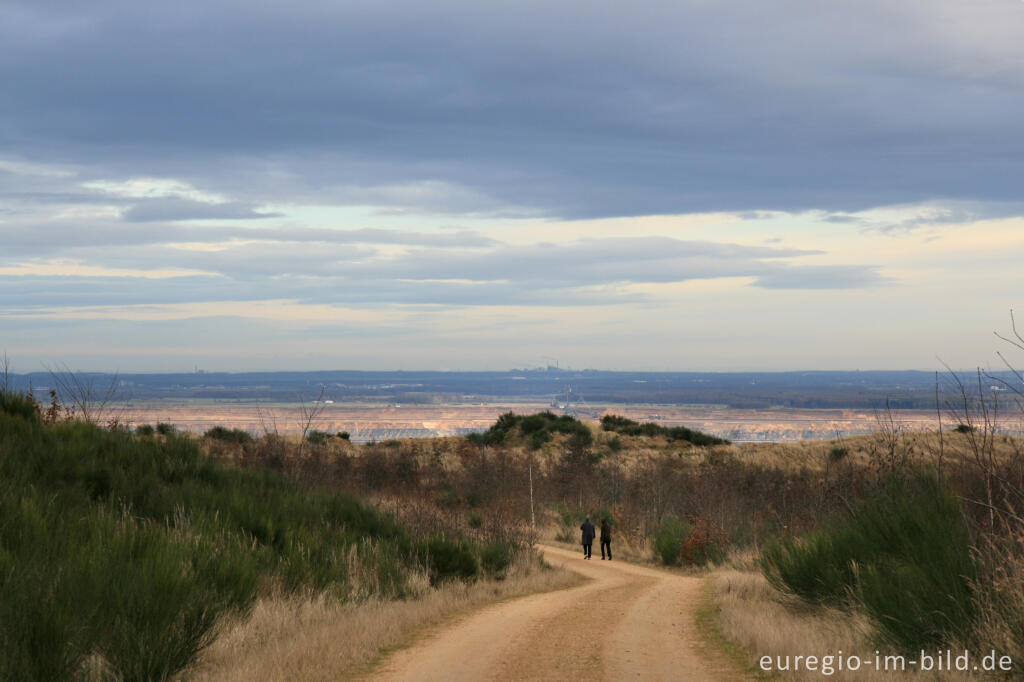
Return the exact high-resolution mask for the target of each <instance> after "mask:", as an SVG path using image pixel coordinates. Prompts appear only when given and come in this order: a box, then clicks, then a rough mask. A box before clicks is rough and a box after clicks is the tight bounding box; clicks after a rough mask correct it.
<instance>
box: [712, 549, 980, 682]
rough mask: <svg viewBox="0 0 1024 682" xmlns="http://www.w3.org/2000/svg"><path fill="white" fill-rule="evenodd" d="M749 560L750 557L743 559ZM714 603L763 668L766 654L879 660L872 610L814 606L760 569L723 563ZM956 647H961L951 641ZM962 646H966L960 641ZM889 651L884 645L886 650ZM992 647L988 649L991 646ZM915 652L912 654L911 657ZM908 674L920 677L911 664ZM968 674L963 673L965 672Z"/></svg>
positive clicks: (870, 674)
mask: <svg viewBox="0 0 1024 682" xmlns="http://www.w3.org/2000/svg"><path fill="white" fill-rule="evenodd" d="M743 563H748V564H749V558H748V561H746V562H743ZM709 580H710V581H711V587H712V604H713V608H714V611H715V612H716V613H717V623H716V625H717V628H718V630H719V632H720V633H721V635H722V636H723V637H724V638H725V639H727V640H728V641H729V642H731V643H733V644H735V645H738V646H739V647H741V648H742V649H743V650H745V651H746V652H747V654H748V656H749V658H748V661H747V662H748V664H749V665H751V667H752V668H754V669H757V665H758V660H759V659H760V657H761V656H771V657H772V658H773V659H775V657H777V656H789V657H790V658H791V660H792V657H795V656H809V655H810V656H818V657H819V658H820V657H821V656H823V655H836V654H838V652H840V651H841V652H843V655H851V654H852V655H855V656H859V657H860V658H861V659H863V660H868V659H871V660H874V656H875V651H876V650H877V647H876V646H875V644H874V643H873V642H872V639H871V632H872V629H871V624H870V623H869V621H868V619H867V617H866V616H863V615H860V614H857V613H848V612H845V611H839V610H836V609H831V608H822V607H811V606H807V605H805V604H802V603H799V602H798V601H796V600H795V599H790V598H788V597H786V596H785V595H783V594H781V593H779V592H778V591H777V590H775V589H774V588H773V587H772V586H771V585H769V584H768V582H767V581H766V580H765V579H764V576H762V575H761V574H760V573H759V572H756V571H754V570H751V569H749V568H743V569H737V568H730V569H721V570H719V571H716V572H715V573H714V574H713V575H711V576H710V578H709ZM951 648H953V649H954V650H955V649H956V647H951ZM960 649H961V650H962V649H963V647H960ZM887 653H889V652H886V651H882V655H883V656H884V655H886V654H887ZM986 653H987V652H986ZM911 658H912V657H908V660H910V659H911ZM907 668H908V672H907V673H906V674H907V675H912V674H913V675H915V677H920V673H919V672H917V671H912V672H911V670H912V669H911V668H910V666H909V665H908V666H907ZM782 674H783V675H784V676H785V679H792V680H821V679H822V678H823V676H822V673H821V671H820V670H818V671H815V672H809V671H806V670H801V671H800V672H799V673H795V672H789V673H782ZM933 675H934V676H933V677H929V678H928V679H935V680H956V679H961V678H960V677H958V676H957V674H956V673H952V674H951V675H948V676H946V675H942V674H937V673H933ZM961 675H962V673H961ZM897 676H898V675H896V674H894V673H893V672H883V671H876V670H873V669H869V668H868V667H867V666H866V665H865V666H864V667H862V668H861V669H860V670H859V671H857V672H848V671H843V672H840V671H836V672H835V674H834V675H831V676H830V677H829V679H834V680H851V681H852V680H857V681H863V682H872V681H876V680H877V681H881V680H892V679H893V677H897Z"/></svg>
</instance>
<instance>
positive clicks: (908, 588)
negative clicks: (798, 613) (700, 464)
mask: <svg viewBox="0 0 1024 682" xmlns="http://www.w3.org/2000/svg"><path fill="white" fill-rule="evenodd" d="M762 567H763V570H764V573H765V575H766V576H767V577H768V579H769V580H770V581H771V582H772V583H774V584H775V585H777V586H779V587H781V588H785V589H788V590H790V591H792V592H793V593H795V594H797V595H798V596H800V597H801V598H803V599H805V600H806V601H809V602H813V603H823V604H835V605H849V604H854V605H857V606H859V607H861V608H863V609H864V611H866V612H867V613H868V614H869V615H870V616H871V617H872V618H873V619H874V621H875V622H876V623H877V625H878V628H879V632H880V635H881V638H882V639H884V640H885V641H886V642H887V643H889V644H892V645H895V646H897V647H900V648H902V649H903V650H905V651H912V650H915V649H920V648H927V647H932V646H938V645H943V644H948V643H949V642H950V641H952V640H953V639H955V638H957V637H958V636H960V635H963V634H964V633H966V632H968V631H969V628H970V623H971V620H972V618H973V615H974V611H975V608H974V605H973V599H972V597H973V595H972V593H971V589H970V583H971V581H972V580H974V579H975V578H976V577H977V575H978V570H979V569H978V563H977V561H976V559H975V557H974V555H973V554H972V550H971V545H970V537H969V534H968V529H967V526H966V523H965V521H964V518H963V513H962V509H961V505H960V502H959V500H958V498H957V497H956V496H955V495H953V494H952V493H951V492H950V491H948V490H947V489H945V488H944V487H943V485H942V483H941V482H940V481H939V480H938V479H936V478H935V477H934V476H930V475H923V474H922V475H916V476H914V477H912V478H911V479H909V480H904V479H900V478H894V479H891V480H890V481H888V482H887V484H886V485H885V486H883V488H882V489H881V490H880V491H879V492H878V493H877V494H876V495H875V496H874V497H873V498H871V499H868V500H865V501H863V502H861V503H860V504H858V505H856V506H855V507H854V508H853V509H852V510H851V512H850V513H849V514H847V515H844V516H842V517H839V518H837V519H834V520H833V521H832V522H830V523H829V524H827V525H826V526H825V527H824V528H822V529H821V530H819V531H816V532H813V533H810V534H808V535H806V536H805V537H803V538H800V539H795V538H791V537H787V538H783V539H781V540H779V541H776V542H774V543H772V544H769V545H768V546H767V547H766V549H765V551H764V553H763V557H762Z"/></svg>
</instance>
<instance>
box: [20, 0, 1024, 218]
mask: <svg viewBox="0 0 1024 682" xmlns="http://www.w3.org/2000/svg"><path fill="white" fill-rule="evenodd" d="M0 25H2V28H0V84H2V85H3V87H4V90H5V92H8V93H14V94H15V96H13V97H11V98H10V99H9V101H8V102H7V103H6V104H5V106H4V108H3V110H2V111H0V131H3V132H2V133H0V145H2V148H4V149H7V150H9V151H10V152H11V153H18V154H21V155H23V156H25V157H28V158H30V159H32V160H36V161H47V160H49V161H61V162H68V163H75V164H77V165H78V166H79V167H81V168H85V169H91V170H90V172H95V173H97V174H99V175H102V176H117V175H122V176H123V175H127V174H133V173H147V174H157V175H164V176H173V177H182V178H186V179H189V180H190V181H192V182H193V183H194V184H196V185H202V186H211V187H214V188H215V189H218V190H221V191H225V192H226V193H228V194H230V195H231V196H234V197H237V198H238V200H239V201H242V202H251V203H254V204H258V203H262V202H265V201H291V200H296V201H302V200H307V199H311V198H315V199H316V200H317V201H318V202H322V201H325V200H330V201H336V202H339V203H364V204H365V203H378V204H380V205H382V206H385V207H386V208H387V209H388V210H420V211H435V212H452V213H459V212H485V213H498V214H517V213H518V214H521V213H523V212H526V213H531V212H534V213H536V212H540V213H544V214H548V215H556V216H563V217H583V216H607V215H638V214H647V213H679V212H690V211H702V210H736V211H741V210H752V211H753V210H765V209H780V210H803V209H823V210H829V211H837V212H849V211H856V210H862V209H865V208H870V207H874V206H880V205H889V204H897V203H912V202H916V201H922V200H926V199H934V198H939V199H942V198H948V199H965V200H977V201H999V200H1007V199H1015V198H1016V196H1017V194H1018V191H1019V188H1018V186H1017V185H1018V183H1017V178H1019V177H1021V175H1024V153H1022V152H1024V140H1022V139H1021V137H1020V136H1019V135H1018V134H1017V129H1018V121H1017V118H1018V117H1017V115H1016V112H1019V111H1021V110H1022V109H1024V44H1022V43H1021V41H1020V40H1019V36H1020V35H1021V34H1022V33H1024V6H1021V5H1020V3H1013V2H999V1H997V0H979V1H978V2H972V3H935V2H931V1H925V0H911V1H910V2H905V3H900V4H898V5H893V4H892V3H889V2H882V1H881V0H845V1H843V2H836V3H828V4H827V5H815V4H810V5H809V4H808V3H806V2H802V1H801V2H798V1H797V0H782V1H781V2H775V3H771V4H770V5H766V4H765V3H762V2H755V1H754V0H740V1H738V2H730V3H706V2H697V1H696V0H693V1H683V2H671V3H670V2H654V3H647V4H645V5H644V6H643V7H641V8H637V7H627V6H625V5H622V4H614V3H596V4H595V3H592V2H591V3H579V2H568V3H561V4H559V5H558V6H557V7H552V6H551V5H550V3H539V2H524V3H515V4H514V5H506V6H501V5H494V4H493V3H492V4H488V5H479V4H473V3H469V2H465V1H464V0H460V1H456V2H438V3H430V4H429V5H424V4H423V3H416V2H412V1H411V0H406V1H400V2H398V3H389V4H388V5H386V6H385V5H372V4H366V3H362V4H360V3H355V4H352V3H341V4H325V3H322V2H318V1H317V0H300V1H298V2H294V3H288V5H287V6H285V5H281V4H274V3H261V2H256V3H253V2H246V3H242V2H240V1H239V0H216V1H208V2H202V3H199V2H195V1H192V2H181V3H171V4H169V3H164V4H163V5H160V6H147V7H146V8H145V9H143V8H141V7H140V6H138V5H136V4H133V3H128V2H120V1H115V2H107V3H102V4H95V3H93V4H84V5H68V4H66V3H55V4H40V3H27V2H26V3H22V2H9V3H6V4H5V9H4V16H3V21H2V22H0Z"/></svg>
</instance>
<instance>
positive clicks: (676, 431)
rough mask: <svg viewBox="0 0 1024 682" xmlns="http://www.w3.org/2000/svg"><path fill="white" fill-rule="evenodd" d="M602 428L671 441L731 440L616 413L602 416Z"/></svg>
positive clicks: (703, 442) (705, 442)
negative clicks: (662, 437)
mask: <svg viewBox="0 0 1024 682" xmlns="http://www.w3.org/2000/svg"><path fill="white" fill-rule="evenodd" d="M601 428H602V429H603V430H605V431H614V432H616V433H621V434H623V435H625V436H664V437H665V438H667V439H668V440H670V441H686V442H688V443H693V444H694V445H723V444H727V443H728V442H729V441H728V440H726V439H725V438H718V437H716V436H709V435H708V434H706V433H702V432H701V431H695V430H693V429H688V428H686V427H685V426H673V427H671V428H666V427H664V426H661V425H660V424H655V423H653V422H644V423H643V424H641V423H640V422H637V421H633V420H632V419H627V418H626V417H620V416H618V415H614V414H606V415H605V416H603V417H601Z"/></svg>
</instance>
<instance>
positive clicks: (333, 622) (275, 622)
mask: <svg viewBox="0 0 1024 682" xmlns="http://www.w3.org/2000/svg"><path fill="white" fill-rule="evenodd" d="M581 580H582V578H580V576H578V575H577V574H575V573H570V572H568V571H564V570H560V569H552V568H545V567H542V566H541V565H540V564H539V563H538V562H536V561H532V560H524V561H521V562H517V564H516V565H515V566H514V567H513V568H512V570H511V571H510V572H509V574H508V576H507V577H506V578H505V579H504V580H501V581H495V580H488V581H481V582H477V583H474V584H466V583H455V582H453V583H448V584H445V585H443V586H441V587H440V588H438V589H430V586H429V581H428V580H427V578H426V576H423V577H422V580H421V581H420V586H421V590H420V594H419V595H418V596H417V597H416V598H413V599H409V600H404V601H381V600H377V599H371V600H368V601H363V602H358V603H340V602H338V601H337V600H334V599H330V598H327V597H324V596H323V595H317V596H313V597H309V598H305V599H299V598H288V597H278V598H268V599H262V600H260V601H259V602H258V603H257V604H256V606H255V608H254V609H253V611H252V614H251V615H250V616H249V617H248V618H245V619H242V620H238V621H235V622H232V623H227V624H225V626H224V630H223V633H222V634H221V636H220V637H219V638H218V639H217V640H216V641H215V642H214V644H213V645H212V646H211V647H210V648H209V649H208V650H207V651H206V652H205V653H204V654H203V656H202V658H201V659H200V661H199V663H198V665H197V666H196V668H195V669H194V670H193V671H192V675H193V676H194V678H195V679H197V680H210V681H214V680H217V681H222V680H223V681H227V680H239V681H241V680H246V681H247V680H294V679H302V680H338V679H347V678H351V677H353V676H355V675H357V673H358V672H359V671H360V669H362V668H364V667H365V666H366V665H367V664H368V663H370V662H372V661H373V660H374V659H375V658H376V657H377V656H378V655H379V654H380V653H381V652H382V651H384V650H387V649H391V648H394V647H396V646H402V645H403V644H405V643H407V642H409V641H410V640H411V638H412V637H413V636H414V635H415V633H417V632H419V631H421V630H423V629H424V628H428V627H430V626H432V625H436V624H438V623H441V622H442V621H444V620H446V619H449V618H451V617H453V616H455V615H458V614H461V613H464V612H467V611H469V610H471V609H474V608H478V607H480V606H483V605H485V604H488V603H492V602H495V601H498V600H502V599H508V598H512V597H516V596H520V595H524V594H530V593H535V592H546V591H550V590H558V589H563V588H567V587H572V586H574V585H576V584H578V583H579V582H580V581H581Z"/></svg>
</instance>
